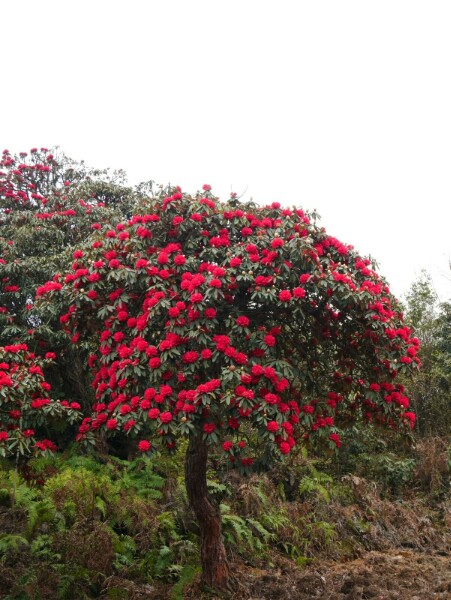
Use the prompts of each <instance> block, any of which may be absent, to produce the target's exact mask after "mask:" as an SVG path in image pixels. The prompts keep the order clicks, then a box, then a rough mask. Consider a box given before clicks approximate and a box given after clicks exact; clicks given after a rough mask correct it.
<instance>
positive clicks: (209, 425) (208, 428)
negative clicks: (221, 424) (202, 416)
mask: <svg viewBox="0 0 451 600" xmlns="http://www.w3.org/2000/svg"><path fill="white" fill-rule="evenodd" d="M215 429H216V425H215V424H214V423H205V424H204V427H203V430H204V432H205V433H213V431H214V430H215Z"/></svg>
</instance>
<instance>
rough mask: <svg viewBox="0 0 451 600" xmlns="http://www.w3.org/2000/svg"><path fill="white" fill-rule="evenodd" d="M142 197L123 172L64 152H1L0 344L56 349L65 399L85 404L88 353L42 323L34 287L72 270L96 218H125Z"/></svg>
mask: <svg viewBox="0 0 451 600" xmlns="http://www.w3.org/2000/svg"><path fill="white" fill-rule="evenodd" d="M137 198H138V196H137V194H136V193H135V192H134V191H133V190H132V189H131V188H129V187H127V186H126V185H125V177H124V174H123V173H122V172H121V171H116V172H112V173H110V172H109V171H108V170H103V171H100V170H95V169H90V168H87V167H86V166H85V165H84V163H82V162H81V163H77V162H75V161H73V160H72V159H70V158H68V157H66V156H65V155H64V154H62V153H61V152H60V151H59V150H58V149H55V150H48V149H47V148H40V149H38V148H32V149H31V151H30V152H28V153H27V152H21V153H20V154H19V155H17V156H16V155H13V154H11V153H10V152H8V150H5V151H3V153H2V154H1V155H0V345H1V344H6V345H8V344H17V343H26V344H27V345H28V347H29V348H30V349H32V350H33V351H35V352H36V353H37V354H38V355H42V356H44V355H45V353H46V352H47V351H49V350H51V351H53V352H55V353H56V354H57V359H58V367H57V368H56V367H55V366H54V367H52V369H51V375H52V376H53V377H54V378H55V380H56V379H59V382H60V384H61V386H60V387H62V388H63V389H62V391H63V395H64V396H67V395H68V394H71V395H72V397H73V398H74V399H77V400H79V401H80V402H83V403H85V404H86V398H87V397H88V398H89V384H88V385H85V381H84V380H85V377H84V374H83V361H82V358H81V356H82V353H81V352H80V351H79V349H76V348H74V347H71V346H70V345H69V346H68V343H67V337H66V336H65V335H61V328H60V327H59V325H58V321H56V322H54V323H48V324H46V326H44V324H43V323H42V320H41V318H40V314H39V311H37V310H36V306H35V303H34V297H35V293H36V289H37V287H39V286H40V285H43V284H44V283H45V282H46V281H47V280H48V279H51V278H52V277H53V275H54V274H55V272H57V271H59V270H61V269H65V268H69V267H70V264H71V259H72V256H71V253H72V251H73V250H71V248H72V247H73V246H75V245H77V244H80V243H82V242H83V240H85V239H86V238H87V237H88V236H89V235H90V233H91V231H92V229H91V226H92V224H93V223H95V222H96V221H99V220H101V221H108V222H110V223H115V222H118V221H120V220H122V219H124V217H125V215H127V214H132V208H131V207H132V206H133V205H134V203H135V202H136V200H137ZM48 374H49V373H47V375H48ZM54 383H55V384H56V381H55V382H54ZM87 405H88V406H89V405H90V403H89V402H88V403H87Z"/></svg>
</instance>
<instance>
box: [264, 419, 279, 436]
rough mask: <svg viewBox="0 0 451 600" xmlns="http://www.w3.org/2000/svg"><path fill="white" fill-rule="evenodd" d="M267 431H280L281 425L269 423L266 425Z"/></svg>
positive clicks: (273, 422)
mask: <svg viewBox="0 0 451 600" xmlns="http://www.w3.org/2000/svg"><path fill="white" fill-rule="evenodd" d="M266 429H267V430H268V431H271V433H275V432H276V431H277V430H278V429H279V423H277V421H269V423H268V424H267V425H266Z"/></svg>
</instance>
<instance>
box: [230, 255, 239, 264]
mask: <svg viewBox="0 0 451 600" xmlns="http://www.w3.org/2000/svg"><path fill="white" fill-rule="evenodd" d="M241 263H242V260H241V258H239V257H238V256H234V257H233V258H231V259H230V266H231V267H239V266H240V264H241Z"/></svg>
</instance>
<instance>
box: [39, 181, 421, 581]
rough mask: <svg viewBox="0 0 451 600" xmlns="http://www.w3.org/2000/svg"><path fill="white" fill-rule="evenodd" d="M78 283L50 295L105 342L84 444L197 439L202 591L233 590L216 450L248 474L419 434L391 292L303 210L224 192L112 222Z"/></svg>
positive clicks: (60, 281) (410, 343)
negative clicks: (298, 453) (302, 453)
mask: <svg viewBox="0 0 451 600" xmlns="http://www.w3.org/2000/svg"><path fill="white" fill-rule="evenodd" d="M94 228H95V233H94V234H93V236H92V238H91V240H90V242H89V244H85V245H84V246H82V247H80V248H79V249H78V250H76V251H75V252H74V254H73V260H74V262H73V264H72V269H71V270H70V272H68V273H67V274H65V275H64V274H61V275H57V276H55V277H54V278H53V280H52V281H50V282H47V283H46V284H45V285H43V286H42V287H40V288H39V289H38V291H37V294H38V297H39V298H41V302H42V299H44V302H45V303H46V305H47V306H48V308H49V309H50V310H54V311H56V312H58V311H59V310H61V307H62V306H66V307H68V308H67V310H65V311H64V314H62V315H61V317H60V321H61V324H62V326H63V327H64V329H65V330H66V331H67V333H68V334H69V335H70V337H71V340H72V342H73V343H74V344H77V343H79V342H80V341H81V340H83V339H86V340H90V343H93V347H94V349H95V350H94V352H93V353H92V355H91V356H90V358H89V366H90V368H91V369H92V373H93V387H94V390H95V397H96V401H95V404H94V406H93V414H92V415H91V416H90V417H86V418H85V419H84V420H83V422H82V425H81V427H80V431H79V435H78V439H79V440H81V441H83V440H90V439H91V438H92V437H93V436H94V434H95V432H96V431H97V430H103V431H106V432H107V433H110V434H117V433H118V432H121V433H125V434H126V435H128V436H132V437H136V438H137V440H138V448H139V451H140V452H142V453H144V454H146V455H149V454H151V453H153V452H156V451H157V449H159V448H162V447H163V448H168V449H172V448H174V447H175V445H176V444H177V441H178V440H179V438H181V437H186V438H188V449H187V453H186V462H185V481H186V489H187V494H188V499H189V502H190V505H191V507H192V509H193V511H194V513H195V515H196V517H197V520H198V523H199V526H200V532H201V559H202V566H203V581H204V583H205V584H208V585H209V586H212V587H214V588H224V587H227V585H228V583H229V579H230V572H229V567H228V563H227V560H226V554H225V551H224V547H223V544H222V541H221V536H220V519H219V516H218V513H217V510H216V508H215V507H214V506H213V504H212V503H211V502H210V499H209V497H208V493H207V486H206V469H207V459H208V453H209V451H213V450H214V451H220V452H222V455H223V457H224V460H227V461H228V462H230V464H231V465H232V466H235V467H237V468H239V469H241V470H243V471H248V470H251V469H252V468H255V467H257V468H261V467H263V466H265V465H267V464H269V463H270V462H271V461H274V460H278V459H280V458H281V457H283V456H284V455H288V454H290V453H291V452H294V451H295V450H296V448H297V447H299V446H300V445H302V443H303V441H304V440H305V439H306V438H309V437H311V436H316V437H317V438H319V439H322V440H323V441H324V442H325V443H326V444H328V445H329V446H330V447H331V448H335V447H337V446H339V445H340V430H341V429H342V428H343V427H345V426H347V425H348V424H349V423H352V422H355V421H356V420H360V421H367V422H369V423H374V424H378V425H385V426H387V427H391V428H410V427H412V426H413V423H414V420H415V416H414V414H413V413H412V412H410V411H409V410H408V407H409V401H408V399H407V397H406V396H405V394H404V388H403V387H402V386H401V385H399V384H397V383H395V378H396V375H397V373H398V372H400V371H405V370H409V369H412V368H413V367H417V366H418V364H419V360H418V358H417V350H418V340H416V339H415V338H412V337H411V334H410V331H409V329H408V328H407V327H405V326H404V324H403V321H402V315H401V313H400V310H399V306H398V303H397V301H396V300H395V298H394V297H393V296H392V295H391V294H390V292H389V289H388V287H387V285H386V284H385V283H384V281H383V280H382V279H381V278H380V277H379V275H377V273H376V272H375V271H374V270H373V268H372V266H371V263H370V261H369V260H367V259H363V258H361V257H360V256H359V255H358V254H357V253H356V252H355V251H354V249H353V248H352V247H351V246H347V245H344V244H342V243H341V242H339V241H338V240H337V239H335V238H334V237H331V236H329V235H328V234H327V233H326V231H325V230H324V229H321V228H319V227H318V226H317V225H316V224H315V223H314V222H312V220H311V216H309V215H308V214H307V213H305V212H304V211H302V210H300V209H296V208H293V209H289V208H286V209H282V208H281V207H280V205H279V204H278V203H274V204H272V205H271V206H266V207H264V208H258V207H256V206H255V205H252V204H248V205H244V204H240V203H239V202H238V201H237V200H236V199H235V198H234V197H232V198H231V199H230V201H229V202H226V203H221V202H219V201H218V199H217V198H215V197H214V196H213V195H212V193H211V191H210V187H209V186H204V188H203V192H201V193H199V194H197V195H196V196H195V197H191V196H188V195H184V194H182V193H181V191H180V189H178V188H177V189H175V190H172V193H171V194H169V195H167V194H166V195H165V194H161V195H160V196H158V197H155V198H152V199H150V200H149V201H148V202H147V204H146V206H145V207H144V210H143V212H142V213H141V214H135V215H134V216H132V217H131V218H130V219H129V220H127V221H124V222H123V223H120V224H118V225H116V226H115V227H111V226H107V225H102V224H100V223H99V224H97V225H94Z"/></svg>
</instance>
